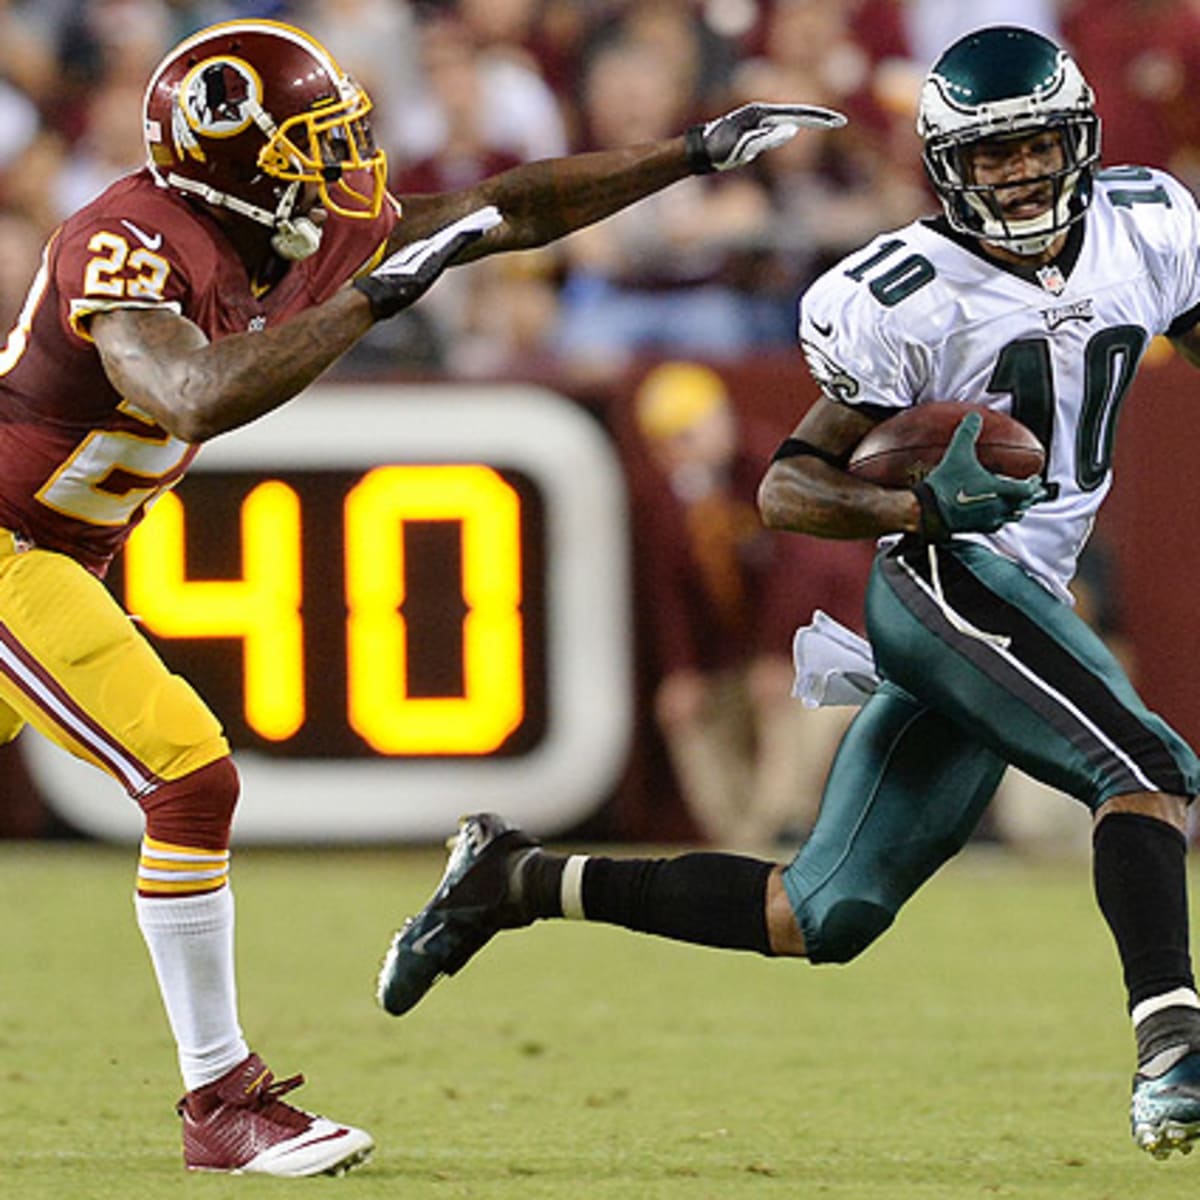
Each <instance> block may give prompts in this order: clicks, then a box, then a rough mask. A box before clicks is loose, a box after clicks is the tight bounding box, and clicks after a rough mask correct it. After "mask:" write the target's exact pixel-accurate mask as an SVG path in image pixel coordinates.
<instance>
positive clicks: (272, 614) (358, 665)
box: [114, 464, 545, 757]
mask: <svg viewBox="0 0 1200 1200" xmlns="http://www.w3.org/2000/svg"><path fill="white" fill-rule="evenodd" d="M540 527H541V513H540V499H539V497H538V494H537V491H536V489H534V488H533V487H532V486H531V484H530V483H529V481H528V480H526V479H524V478H522V477H521V476H519V475H515V474H513V473H509V474H508V475H506V474H504V473H502V472H500V471H497V470H495V469H493V468H492V467H488V466H483V465H480V464H405V465H384V466H379V467H374V468H372V469H369V470H365V471H362V472H338V471H334V472H278V473H272V474H271V475H270V476H268V475H265V474H261V475H254V474H251V473H220V474H203V475H201V474H196V475H194V476H190V477H189V478H188V479H186V480H185V481H184V482H183V483H182V484H181V485H180V487H179V489H178V492H177V493H175V492H171V493H167V494H166V495H164V496H163V497H162V498H161V499H160V500H159V501H158V503H157V504H156V505H155V506H154V507H153V509H152V510H151V511H150V513H149V514H148V516H147V517H146V519H145V521H143V523H142V524H141V526H139V528H138V529H137V530H136V531H135V532H134V534H133V536H132V537H131V539H130V541H129V544H128V546H127V548H126V551H125V554H124V563H123V571H121V572H118V576H117V578H116V579H115V580H114V583H115V586H116V590H117V591H118V592H119V593H120V592H121V591H122V588H123V599H124V603H125V605H126V607H127V608H128V610H129V611H130V612H131V613H133V614H135V615H136V617H137V618H138V619H139V620H140V621H141V622H142V625H143V628H144V629H145V630H146V631H147V633H148V634H149V635H151V637H152V639H153V640H154V641H155V643H156V645H157V646H158V648H159V650H160V652H161V653H162V654H163V656H164V657H165V658H166V659H167V661H168V662H169V663H170V664H171V665H172V666H173V667H175V668H176V669H178V670H180V671H181V672H182V673H183V674H185V675H186V676H187V677H188V678H189V679H191V680H192V681H193V682H194V683H195V684H196V686H197V687H198V688H199V690H200V692H201V694H202V695H204V696H205V698H206V699H207V700H208V701H209V702H210V704H212V706H213V708H214V709H215V711H216V712H217V714H218V715H219V716H220V717H221V718H222V720H223V721H224V722H225V723H226V725H227V727H228V732H229V735H230V740H231V742H233V743H234V747H235V749H238V748H245V747H246V746H250V747H252V748H256V749H268V750H269V751H270V752H271V753H276V754H279V753H284V754H287V753H292V752H294V753H296V754H299V755H303V756H313V755H318V756H335V757H336V756H338V755H346V756H352V757H361V756H363V755H367V756H371V755H377V756H385V757H440V756H448V757H478V756H487V755H493V754H496V753H504V754H513V753H520V752H522V749H523V748H527V747H528V746H530V745H532V744H533V743H534V742H536V740H537V738H538V737H539V736H540V731H541V727H542V726H543V725H544V707H545V699H544V692H545V683H544V678H543V674H544V653H543V650H542V640H543V631H542V628H541V626H542V620H541V617H542V603H541V597H540V590H541V576H540V571H539V568H538V564H539V562H540V558H541V551H540ZM237 693H240V694H237ZM531 710H532V711H531Z"/></svg>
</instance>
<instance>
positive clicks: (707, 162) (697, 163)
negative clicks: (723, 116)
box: [683, 125, 717, 175]
mask: <svg viewBox="0 0 1200 1200" xmlns="http://www.w3.org/2000/svg"><path fill="white" fill-rule="evenodd" d="M683 145H684V149H685V150H686V151H687V160H688V166H689V167H691V169H692V174H693V175H711V174H712V172H713V171H715V170H716V169H717V168H716V167H715V166H714V165H713V160H712V159H711V158H710V157H709V153H708V148H707V147H706V146H705V145H704V126H703V125H693V126H692V127H691V129H689V130H688V131H687V133H685V134H684V135H683Z"/></svg>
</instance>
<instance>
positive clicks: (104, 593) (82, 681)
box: [0, 529, 229, 798]
mask: <svg viewBox="0 0 1200 1200" xmlns="http://www.w3.org/2000/svg"><path fill="white" fill-rule="evenodd" d="M26 722H28V723H29V724H30V725H32V726H33V727H34V728H35V729H37V730H38V731H39V732H41V733H43V734H45V736H46V737H48V738H49V739H50V740H51V741H53V742H56V743H57V744H58V745H60V746H62V747H64V748H65V749H66V750H69V751H70V752H71V753H72V754H74V755H76V756H77V757H79V758H82V759H85V760H86V761H88V762H90V763H93V764H94V765H95V766H97V767H100V768H101V770H104V771H107V772H108V773H109V774H110V775H113V776H114V777H115V778H116V779H117V780H118V781H119V782H120V783H121V784H122V786H123V787H124V788H125V789H126V790H127V791H128V792H129V794H130V795H131V796H133V797H135V798H137V797H140V796H144V795H146V794H147V793H148V792H151V791H153V790H154V788H156V787H157V786H158V785H159V784H161V783H163V782H165V781H167V780H172V779H178V778H180V777H181V776H184V775H187V774H189V773H190V772H192V771H195V770H198V769H199V768H200V767H203V766H206V765H207V764H208V763H211V762H213V761H215V760H216V759H218V758H221V757H222V756H224V755H226V754H228V753H229V746H228V744H227V743H226V741H225V737H224V735H223V733H222V731H221V726H220V724H219V722H218V721H217V719H216V717H214V716H213V714H212V713H211V712H210V711H209V709H208V706H207V705H206V704H205V703H204V701H203V700H201V699H200V697H199V696H198V695H197V694H196V692H195V690H194V689H193V688H192V687H191V685H190V684H188V683H187V681H186V680H184V679H182V678H181V677H180V676H178V675H173V674H172V673H171V672H170V671H169V670H168V669H167V666H166V664H165V663H164V662H163V661H162V659H161V658H159V656H158V655H157V654H156V653H155V651H154V649H153V648H152V647H151V645H150V644H149V642H147V641H146V639H145V638H144V637H143V636H142V635H141V633H140V632H139V631H138V630H137V628H136V626H135V625H134V623H133V621H132V620H131V619H130V618H129V616H128V615H127V614H126V613H125V612H123V611H122V609H121V607H120V605H119V604H117V602H116V600H114V599H113V597H112V595H111V593H110V592H109V591H108V589H107V588H106V587H105V586H104V584H103V583H101V582H100V580H98V579H97V578H96V577H95V576H94V575H92V574H91V573H90V572H89V571H87V570H86V569H85V568H84V567H82V566H81V565H80V564H79V563H77V562H75V560H74V559H71V558H68V557H67V556H66V555H63V554H58V553H55V552H53V551H49V550H41V549H36V548H34V549H28V550H22V549H18V548H17V545H16V543H15V542H14V539H13V535H12V534H11V533H10V532H9V531H8V530H3V529H0V743H4V742H8V741H11V740H12V739H13V738H14V737H16V735H17V733H18V732H20V730H21V728H22V727H23V726H24V725H25V724H26Z"/></svg>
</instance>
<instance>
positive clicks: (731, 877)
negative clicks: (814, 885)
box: [582, 853, 773, 955]
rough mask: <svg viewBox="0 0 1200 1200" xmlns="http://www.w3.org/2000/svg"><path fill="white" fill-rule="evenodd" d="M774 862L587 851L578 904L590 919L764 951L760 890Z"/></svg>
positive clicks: (763, 897) (719, 856)
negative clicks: (590, 854) (609, 855)
mask: <svg viewBox="0 0 1200 1200" xmlns="http://www.w3.org/2000/svg"><path fill="white" fill-rule="evenodd" d="M772 867H773V864H772V863H769V862H763V861H760V860H759V859H754V858H745V857H742V856H741V855H736V854H710V853H697V854H683V855H680V856H679V857H677V858H631V859H613V858H589V859H588V860H587V864H586V865H585V867H584V869H583V883H582V892H583V911H584V913H585V914H586V915H587V919H588V920H589V921H606V922H608V923H609V924H610V925H622V926H624V927H625V928H626V929H634V930H637V931H639V932H641V933H655V934H658V935H660V936H661V937H668V938H674V939H675V940H676V941H681V942H696V943H698V944H699V945H702V946H718V947H721V948H723V949H727V950H754V951H757V952H758V953H759V954H768V955H769V954H771V944H770V940H769V938H768V934H767V918H766V896H767V877H768V876H769V875H770V873H771V870H772Z"/></svg>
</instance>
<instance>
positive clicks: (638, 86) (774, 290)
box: [0, 0, 1200, 376]
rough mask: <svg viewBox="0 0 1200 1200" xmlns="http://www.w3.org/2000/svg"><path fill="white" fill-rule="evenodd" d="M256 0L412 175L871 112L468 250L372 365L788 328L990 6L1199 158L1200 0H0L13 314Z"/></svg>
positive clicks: (599, 364) (439, 181) (740, 342)
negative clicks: (721, 123) (344, 77)
mask: <svg viewBox="0 0 1200 1200" xmlns="http://www.w3.org/2000/svg"><path fill="white" fill-rule="evenodd" d="M241 16H265V17H272V18H276V19H282V20H287V21H291V22H294V23H296V24H299V25H301V26H303V27H305V28H307V29H309V30H310V31H312V32H313V33H314V34H316V35H317V36H318V37H319V38H320V39H321V40H323V41H324V42H325V43H326V45H327V46H328V47H329V48H330V49H331V50H332V52H333V53H334V55H335V56H336V57H337V58H338V59H339V60H340V61H341V63H342V65H343V66H344V67H345V68H346V69H347V70H348V71H350V73H351V74H353V75H355V76H356V77H357V78H358V79H359V80H360V81H361V82H362V83H363V84H364V85H365V86H366V87H367V89H368V90H369V91H370V93H371V94H372V96H373V97H374V99H375V103H376V114H375V123H376V132H377V136H378V137H379V138H380V140H381V141H382V142H383V144H384V145H385V146H386V148H387V150H388V152H389V157H390V162H391V168H392V179H391V184H392V188H393V191H395V192H396V193H397V194H399V195H403V194H404V193H406V192H415V191H427V190H437V189H445V188H453V187H459V186H462V185H464V184H468V183H470V182H472V181H474V180H477V179H479V178H480V177H482V176H484V175H487V174H491V173H494V172H496V171H500V170H503V169H505V168H506V167H509V166H512V165H514V164H516V163H519V162H522V161H526V160H530V159H536V158H541V157H546V156H549V155H556V154H561V153H564V152H568V151H580V150H588V149H593V148H600V147H606V146H613V145H621V144H628V143H632V142H637V141H639V140H645V139H651V138H656V137H660V136H664V135H668V134H672V133H675V132H679V131H681V130H682V129H684V128H685V127H686V126H687V125H688V124H690V123H692V122H694V121H696V120H700V119H704V118H706V117H709V116H713V115H716V114H717V113H719V112H721V111H724V110H725V109H727V108H729V107H731V106H733V105H736V104H738V103H740V102H742V101H745V100H748V99H752V98H754V99H765V100H803V101H810V102H814V103H822V104H828V105H832V106H834V107H837V108H841V109H843V110H844V111H846V112H847V113H848V114H849V115H850V117H851V124H850V126H849V127H848V128H847V129H845V130H840V131H837V132H834V133H815V132H814V133H806V134H804V135H803V136H801V137H797V138H796V139H794V140H793V141H792V142H791V143H790V144H789V145H788V146H787V147H785V148H784V149H782V150H779V151H776V152H775V153H772V154H770V155H765V156H763V158H761V159H760V160H759V161H758V162H757V163H755V164H754V165H753V167H752V168H750V169H748V170H746V171H742V172H736V173H732V174H731V175H730V176H728V177H724V176H721V177H715V178H696V179H691V180H687V181H685V182H684V183H682V184H680V185H678V186H676V187H674V188H671V189H669V190H668V191H666V192H664V193H661V194H660V195H658V196H655V197H652V198H650V199H648V200H646V201H644V202H642V203H641V204H639V205H637V206H635V207H634V208H633V209H631V210H629V211H628V212H626V213H623V214H621V215H620V216H619V217H617V218H614V219H611V220H609V221H607V222H604V223H602V224H601V225H599V226H596V227H594V228H592V229H590V230H585V231H582V232H580V233H579V234H577V235H575V236H574V237H571V238H569V239H567V240H566V241H564V242H563V243H561V244H559V245H557V246H555V247H554V248H552V249H547V250H544V251H535V252H530V253H528V254H523V255H516V256H502V257H500V258H498V259H496V260H489V261H487V262H484V263H480V264H477V265H475V266H473V267H470V268H467V269H465V270H463V271H459V272H454V273H451V275H450V276H448V277H447V278H446V279H445V280H444V281H443V282H442V283H441V284H439V286H438V287H437V288H436V289H435V290H434V292H433V293H432V294H431V296H430V298H429V300H428V301H427V302H426V303H425V304H423V305H422V306H420V309H419V311H417V312H414V313H412V314H409V315H408V316H407V317H406V318H405V319H402V320H401V321H398V322H394V323H392V324H390V325H388V326H384V327H380V328H379V329H378V330H377V331H376V334H375V336H373V337H372V338H370V339H368V341H367V342H366V343H365V344H364V345H363V346H362V347H361V348H360V349H359V350H358V351H357V352H356V354H355V355H354V357H353V358H352V359H351V360H350V363H349V364H348V366H347V369H348V370H351V371H358V372H360V373H362V372H372V371H375V370H380V369H384V370H395V369H397V368H400V369H405V368H410V369H415V370H420V371H422V372H428V371H434V372H445V373H448V374H453V375H458V376H486V375H496V374H503V373H509V372H512V371H514V370H520V369H521V367H522V365H523V364H529V363H531V362H542V363H546V362H548V363H553V364H555V365H557V366H564V365H565V366H567V367H569V368H570V369H572V370H574V371H579V372H583V373H587V372H589V371H597V372H602V373H603V372H612V371H614V370H617V369H620V367H621V366H622V365H623V364H625V363H627V362H628V361H629V360H631V359H633V358H635V357H637V356H639V355H650V356H656V355H657V356H668V355H693V356H695V355H700V356H703V357H705V358H706V359H710V360H720V359H723V358H737V357H744V356H746V355H751V354H756V353H759V352H760V351H761V350H762V349H763V348H772V347H786V346H789V345H791V344H792V340H793V337H794V321H795V301H796V296H797V295H798V293H799V291H800V290H801V289H802V288H803V286H804V285H805V283H806V282H807V281H809V280H810V279H812V278H813V277H814V276H815V274H817V273H818V272H820V271H821V270H822V269H823V268H824V267H825V266H826V265H828V264H829V263H831V262H832V261H835V260H836V259H838V258H839V257H840V256H841V255H842V254H844V253H845V252H846V251H847V250H849V249H851V248H853V247H854V246H855V245H857V244H859V243H860V242H861V241H863V240H864V239H865V238H866V237H868V236H869V235H871V234H872V233H874V232H875V231H877V230H879V229H881V228H887V227H890V226H894V225H897V224H901V223H903V222H905V221H907V220H910V219H912V218H913V217H914V216H917V215H920V214H921V213H923V212H926V211H929V210H931V208H932V203H931V197H930V194H929V193H928V191H927V190H926V187H925V184H924V180H923V178H922V175H921V171H920V163H919V154H918V149H919V148H918V145H917V142H916V137H915V133H914V131H913V115H914V108H915V100H916V94H917V88H918V85H919V81H920V78H921V75H922V74H923V72H924V70H925V68H926V67H927V66H928V64H929V62H930V61H931V60H932V59H933V58H935V57H936V55H937V54H938V52H939V51H940V50H941V49H942V48H943V47H944V46H945V45H946V44H947V43H948V42H949V41H951V40H953V38H955V37H957V36H958V35H959V34H961V33H962V32H964V31H966V30H967V29H969V28H971V27H973V26H974V25H978V24H986V23H990V22H1006V23H1014V24H1023V25H1026V26H1029V27H1031V28H1035V29H1039V30H1041V31H1042V32H1044V33H1047V34H1049V35H1051V36H1055V37H1059V38H1061V39H1063V40H1064V41H1066V42H1067V44H1068V45H1070V46H1071V47H1072V48H1073V50H1074V51H1075V52H1076V54H1077V56H1078V58H1079V60H1080V62H1081V64H1082V66H1083V68H1084V71H1085V72H1086V73H1087V74H1088V75H1089V77H1090V78H1091V79H1092V81H1093V83H1094V84H1095V85H1096V86H1097V89H1098V91H1099V93H1100V107H1101V112H1102V116H1103V117H1104V120H1105V159H1106V161H1108V162H1110V163H1116V162H1125V161H1134V160H1136V161H1138V162H1142V163H1147V164H1149V165H1155V166H1167V167H1170V168H1172V169H1174V170H1176V171H1177V172H1178V173H1179V174H1181V175H1182V176H1183V177H1184V178H1185V179H1186V180H1187V181H1188V182H1190V183H1193V184H1197V183H1200V162H1198V161H1197V156H1198V153H1200V116H1198V115H1197V106H1196V105H1195V104H1194V103H1192V102H1191V97H1192V96H1193V95H1195V93H1196V89H1197V84H1200V36H1198V35H1200V4H1198V3H1197V0H1086V2H1085V0H1057V2H1056V0H1001V2H993V0H974V2H973V3H971V4H966V3H962V2H961V0H294V2H291V3H285V2H283V0H0V324H3V325H5V326H6V327H7V326H8V325H10V324H11V323H12V321H13V320H14V318H15V316H16V314H17V312H18V311H19V309H20V305H21V302H22V299H23V296H24V292H25V289H26V286H27V284H28V281H29V279H30V278H31V276H32V274H33V272H34V269H35V266H36V262H37V257H38V254H39V252H40V248H41V245H42V244H43V242H44V240H45V238H46V237H47V235H48V234H49V232H50V231H51V230H52V229H53V228H54V226H55V225H56V224H57V223H58V222H59V221H60V220H61V219H62V218H63V216H64V215H65V214H67V213H68V212H70V211H71V210H73V209H74V208H76V207H78V206H79V205H80V204H82V203H83V202H85V201H86V200H87V199H89V198H90V197H91V196H92V195H94V194H95V193H96V192H97V191H99V190H100V189H101V188H103V187H104V186H105V185H106V184H107V183H108V182H109V181H111V180H112V179H113V178H115V177H116V176H117V175H119V174H121V173H123V172H125V171H128V170H131V169H134V168H136V167H138V166H139V165H140V163H141V161H142V158H143V149H142V139H141V125H140V116H141V97H142V90H143V88H144V85H145V82H146V79H147V77H148V76H149V74H150V72H151V70H152V69H153V67H154V65H155V64H156V63H157V61H158V60H159V58H160V57H161V56H162V54H163V53H164V51H165V50H166V49H167V48H169V47H170V46H171V45H172V44H173V43H174V42H175V41H177V40H178V39H179V38H181V37H183V36H185V35H186V34H188V33H190V32H192V31H193V30H195V29H197V28H199V27H201V26H203V25H206V24H208V23H210V22H212V21H216V20H222V19H227V18H230V17H241Z"/></svg>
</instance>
